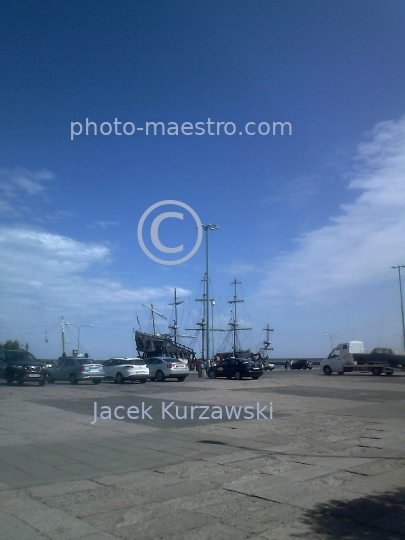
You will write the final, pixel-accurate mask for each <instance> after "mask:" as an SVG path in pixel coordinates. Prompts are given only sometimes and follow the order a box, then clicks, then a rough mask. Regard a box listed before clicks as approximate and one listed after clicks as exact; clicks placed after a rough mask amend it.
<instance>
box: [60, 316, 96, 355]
mask: <svg viewBox="0 0 405 540" xmlns="http://www.w3.org/2000/svg"><path fill="white" fill-rule="evenodd" d="M65 324H66V326H74V327H75V328H77V354H78V355H79V354H80V328H83V327H85V326H88V327H90V328H92V327H93V325H92V324H82V325H81V326H77V324H72V323H68V322H67V323H65Z"/></svg>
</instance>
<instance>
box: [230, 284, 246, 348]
mask: <svg viewBox="0 0 405 540" xmlns="http://www.w3.org/2000/svg"><path fill="white" fill-rule="evenodd" d="M240 284H241V282H240V281H236V278H235V279H234V280H233V281H232V283H231V285H233V286H234V294H233V300H228V304H233V305H234V308H233V317H232V319H231V321H230V322H229V323H228V324H229V326H230V327H231V331H232V333H233V339H232V350H233V355H234V356H235V354H236V339H237V333H238V332H240V331H241V330H251V328H238V326H239V323H238V319H237V315H236V306H237V304H239V303H241V302H244V300H238V297H237V293H236V286H237V285H240Z"/></svg>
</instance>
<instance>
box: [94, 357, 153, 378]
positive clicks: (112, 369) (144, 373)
mask: <svg viewBox="0 0 405 540" xmlns="http://www.w3.org/2000/svg"><path fill="white" fill-rule="evenodd" d="M103 366H104V371H105V378H106V379H109V380H114V381H115V382H117V383H118V384H124V382H125V381H139V382H141V383H146V381H147V380H148V379H149V368H148V366H147V365H146V363H145V360H141V358H110V359H109V360H107V361H106V362H104V364H103Z"/></svg>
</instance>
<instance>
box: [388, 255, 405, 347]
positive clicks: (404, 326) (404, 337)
mask: <svg viewBox="0 0 405 540" xmlns="http://www.w3.org/2000/svg"><path fill="white" fill-rule="evenodd" d="M391 268H393V269H395V268H398V279H399V296H400V298H401V315H402V346H403V348H404V350H405V321H404V301H403V298H402V283H401V268H405V264H398V265H397V266H391Z"/></svg>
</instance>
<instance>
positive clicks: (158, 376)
mask: <svg viewBox="0 0 405 540" xmlns="http://www.w3.org/2000/svg"><path fill="white" fill-rule="evenodd" d="M165 379H166V377H165V374H164V373H163V371H160V370H159V371H157V372H156V380H157V381H158V382H164V381H165Z"/></svg>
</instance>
